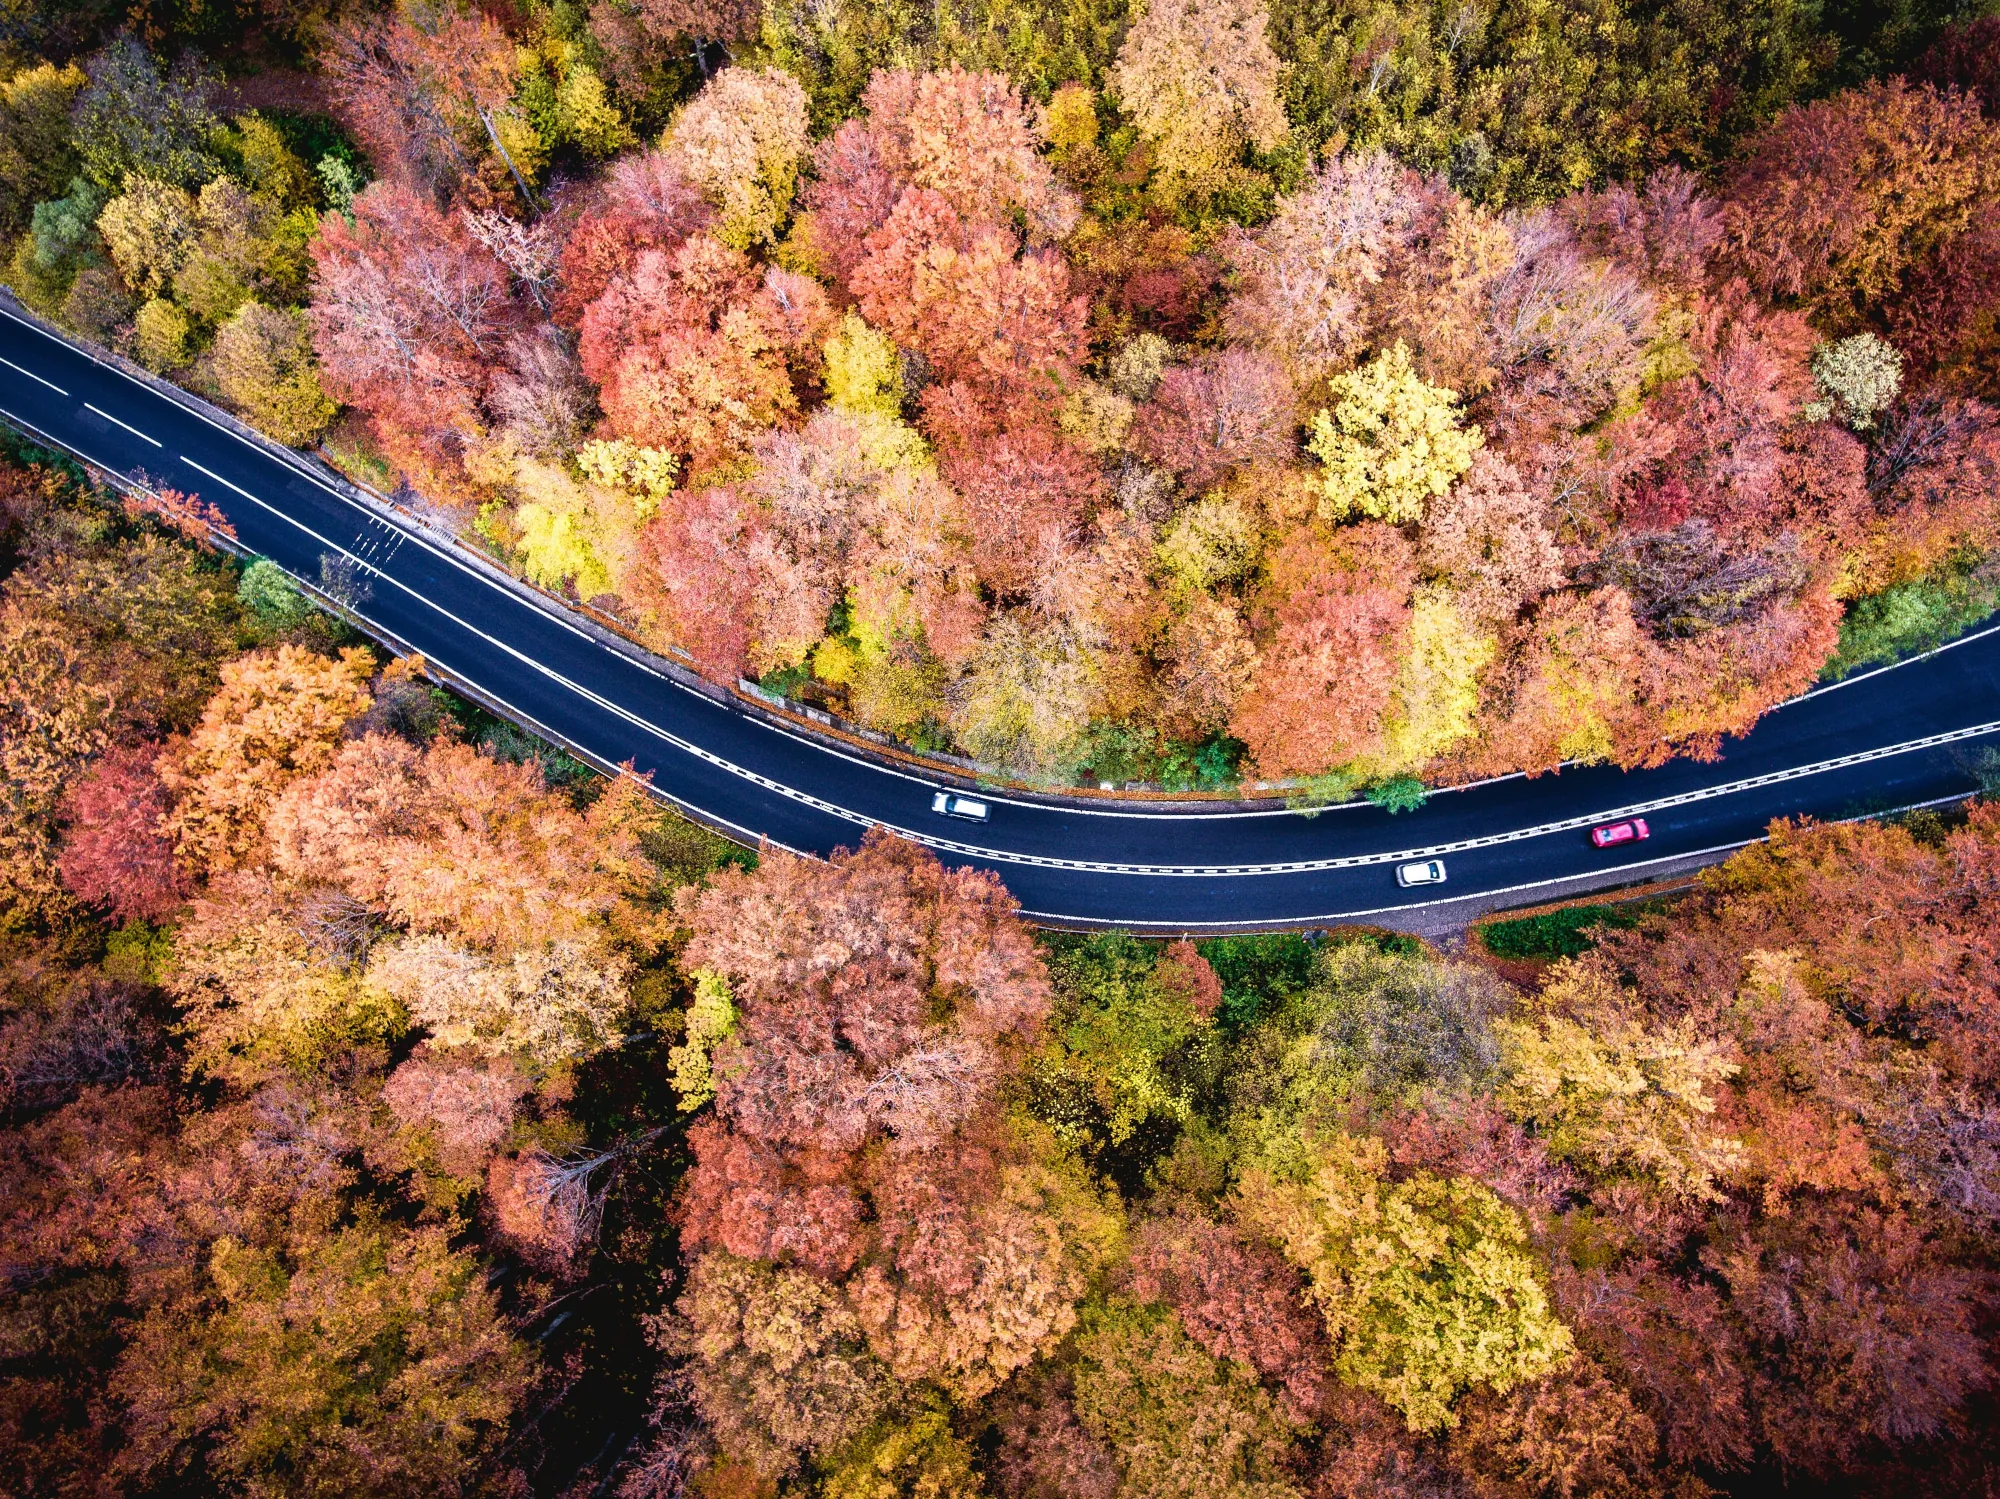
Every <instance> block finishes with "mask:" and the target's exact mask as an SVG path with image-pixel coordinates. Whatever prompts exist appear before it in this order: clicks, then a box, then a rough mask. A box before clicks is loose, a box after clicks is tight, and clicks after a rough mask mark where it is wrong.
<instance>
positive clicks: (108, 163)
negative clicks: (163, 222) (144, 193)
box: [72, 33, 220, 189]
mask: <svg viewBox="0 0 2000 1499" xmlns="http://www.w3.org/2000/svg"><path fill="white" fill-rule="evenodd" d="M86 71H87V72H88V73H89V74H90V85H89V87H87V88H85V89H84V90H83V92H82V93H81V94H79V95H78V96H77V99H76V105H75V112H74V115H73V117H72V118H73V120H74V139H75V142H76V151H77V155H78V156H79V157H81V158H82V160H83V169H84V171H85V172H87V173H88V174H89V175H90V177H91V179H92V180H93V181H95V182H97V183H98V184H99V185H100V186H102V187H107V188H114V189H115V188H117V187H118V186H119V185H120V184H121V183H123V182H124V180H125V178H126V177H127V176H128V175H137V176H142V177H151V178H154V179H157V180H158V181H161V182H165V183H169V184H171V185H173V186H175V187H194V186H196V185H198V184H200V183H202V182H206V181H207V180H208V179H209V178H210V177H213V176H215V175H216V173H217V171H218V170H219V168H220V164H219V163H218V162H217V161H216V159H215V157H214V156H213V155H212V154H211V152H210V149H209V141H210V139H211V137H212V136H213V134H214V131H215V128H216V125H217V121H216V118H215V116H214V115H213V114H212V113H211V112H210V110H209V107H208V92H209V79H208V78H207V77H206V76H205V75H204V74H203V73H202V71H201V69H200V67H199V66H198V65H197V64H196V63H195V62H194V61H193V60H192V59H191V58H188V59H183V60H182V61H181V62H180V63H179V64H178V65H176V66H175V68H174V70H173V72H172V73H171V74H169V75H167V76H166V77H162V76H161V75H160V69H159V65H158V64H157V63H155V62H154V61H153V59H152V57H151V56H149V55H148V54H147V52H146V49H145V48H143V47H141V46H140V45H139V43H138V42H137V41H135V40H134V39H133V38H132V37H131V35H130V34H127V33H121V34H120V35H119V36H117V37H115V38H113V39H112V41H111V42H110V43H109V44H107V45H106V46H105V47H104V48H103V50H102V51H100V52H98V53H96V54H95V55H93V56H92V57H91V59H90V65H89V67H88V68H87V69H86Z"/></svg>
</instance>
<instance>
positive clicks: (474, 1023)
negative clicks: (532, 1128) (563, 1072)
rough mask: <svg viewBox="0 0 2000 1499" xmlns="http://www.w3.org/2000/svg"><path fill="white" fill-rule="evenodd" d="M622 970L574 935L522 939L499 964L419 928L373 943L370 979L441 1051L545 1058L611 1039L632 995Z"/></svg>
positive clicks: (586, 1050) (539, 1062) (586, 1051)
mask: <svg viewBox="0 0 2000 1499" xmlns="http://www.w3.org/2000/svg"><path fill="white" fill-rule="evenodd" d="M622 970H623V965H622V964H621V963H619V962H618V961H616V960H615V959H612V960H607V959H606V957H605V955H603V954H601V953H596V952H592V951H590V950H589V949H588V948H585V947H582V946H580V945H579V944H577V943H574V942H551V943H549V944H548V945H547V946H545V947H542V948H539V949H538V948H522V949H519V950H517V951H516V952H515V953H514V954H513V955H512V958H511V959H510V960H509V961H508V962H506V963H505V964H498V963H493V962H490V961H488V960H486V959H484V958H482V957H481V956H480V955H479V954H477V953H475V952H472V951H471V950H469V949H467V948H465V947H463V946H461V945H459V944H458V943H455V942H452V941H450V940H449V939H448V938H444V937H437V936H418V937H411V938H407V939H406V940H404V941H401V942H396V943H390V944H386V945H384V946H382V947H379V948H377V949H376V951H375V952H374V954H373V955H372V956H371V957H370V959H369V964H368V981H369V982H370V983H371V984H374V985H376V986H377V987H378V988H380V989H381V990H382V991H383V992H384V993H387V994H389V995H391V996H393V997H394V998H395V999H396V1000H397V1002H398V1003H400V1004H401V1005H402V1006H403V1008H404V1009H406V1010H408V1011H409V1013H410V1018H411V1019H412V1020H414V1021H415V1022H416V1023H417V1024H419V1025H421V1026H423V1027H424V1028H425V1029H427V1030H428V1031H429V1032H430V1035H431V1044H432V1045H433V1046H434V1047H436V1048H437V1049H439V1050H441V1051H446V1052H450V1051H455V1050H458V1049H460V1048H463V1049H466V1050H469V1051H472V1052H475V1053H478V1054H480V1055H483V1056H489V1057H509V1056H517V1057H520V1058H521V1059H522V1060H523V1061H525V1062H527V1063H528V1064H530V1065H533V1066H536V1067H541V1068H547V1067H553V1066H555V1065H556V1064H558V1063H560V1062H565V1061H572V1060H575V1059H577V1058H579V1057H585V1056H588V1055H590V1054H591V1053H592V1052H596V1051H602V1050H603V1049H604V1048H605V1047H606V1046H612V1045H616V1044H617V1043H618V1041H619V1040H620V1039H621V1037H622V1034H623V1032H622V1025H621V1022H622V1021H623V1018H624V1014H625V1011H626V1009H627V1007H628V1005H629V1003H630V995H629V993H628V992H627V989H626V986H625V975H624V972H623V971H622Z"/></svg>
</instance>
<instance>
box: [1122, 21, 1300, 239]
mask: <svg viewBox="0 0 2000 1499" xmlns="http://www.w3.org/2000/svg"><path fill="white" fill-rule="evenodd" d="M1268 21H1269V18H1268V16H1267V15H1266V13H1265V10H1264V7H1263V5H1262V4H1261V3H1259V0H1151V3H1150V4H1148V5H1147V6H1146V8H1145V9H1144V10H1143V11H1141V12H1140V14H1139V15H1138V17H1137V18H1136V19H1135V20H1134V21H1133V23H1132V29H1131V30H1130V31H1128V32H1127V33H1126V34H1125V43H1124V45H1123V46H1122V47H1120V48H1119V49H1118V61H1117V62H1116V63H1115V64H1114V65H1113V66H1112V69H1111V78H1110V82H1111V88H1112V91H1113V92H1114V93H1116V94H1117V96H1118V100H1119V103H1121V104H1122V105H1123V106H1124V107H1125V112H1126V113H1127V114H1129V115H1130V116H1132V119H1133V121H1134V122H1135V123H1136V124H1137V125H1138V127H1139V133H1140V134H1141V135H1143V136H1144V137H1146V139H1147V140H1149V141H1150V142H1152V144H1153V153H1154V154H1153V165H1154V170H1155V172H1156V173H1157V174H1158V176H1159V179H1160V181H1161V185H1162V186H1163V188H1164V189H1165V195H1166V196H1167V197H1168V198H1169V199H1174V200H1177V199H1179V198H1182V197H1186V196H1190V195H1197V196H1198V195H1200V194H1203V193H1206V192H1211V191H1213V190H1215V189H1216V188H1218V187H1220V186H1222V185H1224V183H1226V181H1227V180H1228V178H1229V175H1230V169H1231V168H1232V167H1234V166H1236V164H1237V161H1238V159H1239V158H1240V157H1241V156H1242V154H1243V148H1244V147H1245V145H1252V146H1255V147H1256V148H1257V149H1258V150H1260V151H1269V150H1272V149H1273V148H1275V147H1276V146H1277V145H1278V143H1279V142H1280V141H1282V140H1283V139H1284V138H1285V132H1286V124H1285V111H1284V108H1283V106H1282V105H1281V104H1280V103H1279V102H1278V55H1277V53H1275V52H1273V51H1272V50H1271V43H1270V41H1269V40H1268V39H1267V38H1266V36H1265V29H1266V26H1267V25H1268Z"/></svg>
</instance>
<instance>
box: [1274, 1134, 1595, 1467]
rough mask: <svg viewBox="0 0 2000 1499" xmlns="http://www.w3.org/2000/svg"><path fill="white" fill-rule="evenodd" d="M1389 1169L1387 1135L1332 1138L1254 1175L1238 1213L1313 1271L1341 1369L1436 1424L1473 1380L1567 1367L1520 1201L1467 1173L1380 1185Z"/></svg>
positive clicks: (1414, 1422)
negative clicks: (1291, 1167) (1302, 1156)
mask: <svg viewBox="0 0 2000 1499" xmlns="http://www.w3.org/2000/svg"><path fill="white" fill-rule="evenodd" d="M1384 1165H1385V1160H1384V1152H1383V1150H1382V1147H1381V1145H1380V1144H1379V1142H1376V1141H1373V1140H1369V1139H1366V1138H1363V1139H1354V1138H1350V1137H1345V1136H1342V1135H1339V1134H1335V1135H1333V1136H1332V1137H1330V1138H1329V1139H1327V1140H1326V1141H1325V1143H1324V1145H1323V1146H1322V1148H1321V1150H1320V1151H1319V1153H1318V1154H1317V1156H1316V1157H1313V1158H1311V1159H1310V1160H1309V1162H1308V1164H1307V1166H1306V1170H1305V1172H1304V1174H1303V1176H1302V1178H1301V1179H1299V1180H1283V1179H1274V1178H1271V1177H1266V1176H1262V1175H1256V1174H1253V1175H1251V1176H1250V1177H1248V1178H1246V1180H1245V1182H1244V1185H1243V1187H1242V1189H1241V1190H1242V1199H1241V1205H1240V1208H1239V1211H1240V1212H1241V1214H1242V1215H1243V1217H1244V1219H1245V1221H1246V1222H1248V1223H1250V1224H1252V1225H1254V1226H1255V1227H1256V1228H1257V1229H1258V1230H1260V1231H1261V1232H1264V1233H1266V1234H1268V1235H1270V1236H1271V1237H1272V1238H1273V1239H1275V1240H1276V1241H1277V1242H1278V1243H1279V1244H1280V1245H1281V1246H1282V1247H1283V1248H1284V1250H1285V1253H1286V1255H1287V1257H1288V1258H1290V1259H1291V1260H1292V1261H1293V1262H1294V1263H1295V1264H1297V1265H1298V1266H1299V1267H1300V1268H1301V1269H1302V1270H1303V1271H1305V1273H1306V1277H1307V1280H1308V1282H1309V1285H1310V1288H1311V1289H1310V1294H1311V1296H1312V1299H1313V1301H1314V1302H1315V1303H1316V1304H1317V1305H1318V1306H1319V1308H1320V1310H1321V1311H1322V1313H1324V1315H1325V1317H1326V1323H1327V1331H1328V1333H1329V1335H1330V1336H1331V1337H1332V1338H1333V1340H1334V1343H1335V1346H1336V1352H1335V1356H1334V1367H1335V1369H1336V1371H1337V1372H1338V1373H1339V1374H1340V1376H1341V1378H1343V1379H1345V1380H1348V1381H1351V1382H1353V1383H1355V1384H1358V1385H1360V1386H1361V1387H1362V1388H1363V1389H1367V1390H1371V1391H1373V1392H1375V1393H1377V1394H1379V1395H1381V1396H1382V1398H1383V1399H1385V1400H1386V1401H1388V1403H1389V1404H1390V1405H1392V1406H1394V1407H1395V1408H1396V1409H1397V1410H1398V1411H1400V1412H1401V1413H1402V1415H1403V1418H1404V1420H1405V1421H1406V1422H1408V1424H1409V1427H1410V1429H1411V1430H1412V1431H1436V1430H1439V1429H1442V1428H1444V1427H1448V1426H1451V1425H1453V1424H1454V1422H1455V1416H1454V1414H1453V1411H1452V1403H1453V1401H1454V1400H1456V1399H1457V1397H1458V1396H1459V1395H1461V1394H1462V1393H1464V1392H1465V1391H1466V1390H1468V1389H1471V1388H1474V1387H1482V1388H1487V1389H1491V1390H1494V1391H1496V1392H1499V1393H1502V1394H1504V1393H1505V1392H1506V1391H1508V1390H1510V1389H1512V1388H1513V1387H1514V1386H1516V1385H1517V1384H1520V1383H1522V1382H1524V1381H1527V1380H1531V1379H1535V1378H1538V1377H1540V1376H1542V1375H1545V1374H1548V1373H1550V1372H1552V1371H1553V1370H1556V1369H1559V1368H1561V1367H1562V1366H1563V1365H1564V1364H1565V1363H1566V1362H1567V1361H1568V1360H1569V1358H1570V1356H1571V1351H1572V1349H1573V1347H1574V1340H1573V1339H1572V1337H1571V1335H1570V1332H1569V1329H1568V1328H1567V1327H1565V1326H1564V1325H1563V1323H1562V1321H1561V1320H1560V1319H1559V1318H1558V1317H1557V1316H1556V1314H1555V1312H1554V1310H1553V1309H1552V1308H1551V1307H1550V1305H1549V1303H1548V1297H1547V1293H1546V1292H1545V1291H1544V1290H1543V1288H1542V1286H1541V1284H1540V1283H1539V1282H1538V1281H1537V1279H1536V1277H1535V1274H1534V1268H1533V1262H1532V1260H1531V1259H1530V1258H1529V1256H1528V1255H1527V1253H1526V1252H1525V1251H1524V1249H1523V1247H1522V1246H1523V1243H1524V1241H1525V1239H1526V1234H1525V1232H1524V1230H1523V1228H1522V1225H1521V1220H1520V1218H1519V1216H1518V1215H1517V1214H1516V1213H1515V1212H1514V1210H1513V1209H1512V1208H1509V1207H1508V1206H1506V1205H1505V1204H1504V1203H1503V1202H1501V1200H1500V1199H1499V1198H1498V1197H1496V1196H1495V1195H1494V1194H1493V1193H1492V1192H1491V1191H1490V1190H1489V1189H1487V1188H1486V1187H1483V1186H1481V1185H1479V1184H1477V1183H1476V1182H1473V1181H1469V1180H1467V1179H1465V1178H1463V1177H1456V1178H1440V1177H1436V1176H1433V1175H1431V1174H1430V1173H1428V1172H1418V1173H1417V1174H1415V1175H1414V1176H1412V1177H1410V1178H1409V1179H1408V1180H1407V1181H1401V1182H1394V1183H1391V1182H1387V1181H1384V1180H1383V1167H1384Z"/></svg>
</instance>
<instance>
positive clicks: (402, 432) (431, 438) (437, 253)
mask: <svg viewBox="0 0 2000 1499" xmlns="http://www.w3.org/2000/svg"><path fill="white" fill-rule="evenodd" d="M353 212H354V220H353V222H352V223H351V224H350V223H349V222H348V221H347V219H346V218H344V217H342V216H341V215H339V214H329V215H328V216H327V217H325V218H323V219H322V220H321V221H320V231H319V236H318V238H317V239H315V240H314V241H313V263H314V266H315V268H316V271H317V275H318V290H317V293H316V295H315V297H314V300H313V308H312V318H313V340H314V345H315V347H316V348H317V350H318V352H319V358H320V364H321V366H322V370H323V375H324V380H325V384H326V388H327V391H328V393H329V394H331V395H332V396H334V397H335V398H336V399H338V400H341V401H346V402H349V403H351V404H353V405H356V406H359V407H360V408H361V409H362V410H364V411H366V412H367V413H368V414H369V415H370V416H372V417H374V418H375V419H376V424H377V427H378V430H379V431H381V432H382V434H383V435H384V436H385V437H386V438H388V439H389V445H390V447H391V449H392V450H393V451H396V452H397V454H398V456H399V457H401V456H404V455H405V454H408V455H409V457H410V458H414V459H416V460H417V461H419V462H422V463H428V464H430V465H433V466H437V467H439V468H441V470H442V471H443V472H445V473H450V472H451V471H452V470H453V469H454V468H455V466H456V461H457V456H458V451H459V447H460V445H461V444H462V442H463V441H464V439H465V437H467V436H469V435H474V434H477V433H478V432H479V430H480V422H479V416H478V409H477V406H478V401H479V398H480V396H481V394H482V393H483V392H484V389H485V386H486V378H487V372H488V370H489V368H490V367H491V365H492V363H493V362H494V361H495V359H496V358H497V357H498V355H499V353H500V351H501V349H502V348H503V347H504V345H505V341H506V337H507V335H508V333H509V332H510V331H511V329H512V328H513V326H514V324H515V321H516V314H517V308H516V307H515V305H514V302H513V299H512V297H511V295H510V292H509V287H508V278H507V272H506V270H505V268H504V267H503V266H501V265H500V263H499V262H498V261H496V260H495V259H494V258H493V257H492V255H491V254H490V253H489V252H488V251H487V250H486V249H485V248H484V247H482V246H480V245H478V244H477V243H476V242H475V241H474V240H473V239H472V237H471V236H470V235H469V234H468V233H467V231H466V229H465V226H464V223H463V222H462V221H461V220H458V219H456V218H449V217H446V216H445V215H443V214H440V213H438V212H437V211H436V210H434V209H433V208H431V207H430V206H429V205H428V204H427V203H425V202H424V201H423V200H422V199H421V198H419V197H418V196H417V195H416V194H415V193H413V192H412V191H410V190H409V189H408V188H405V187H402V186H400V185H398V184H396V183H394V182H391V181H383V182H377V183H375V184H373V185H371V186H370V187H369V188H368V190H367V191H366V192H364V193H362V194H361V195H360V196H359V197H358V198H356V199H355V200H354V209H353Z"/></svg>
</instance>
